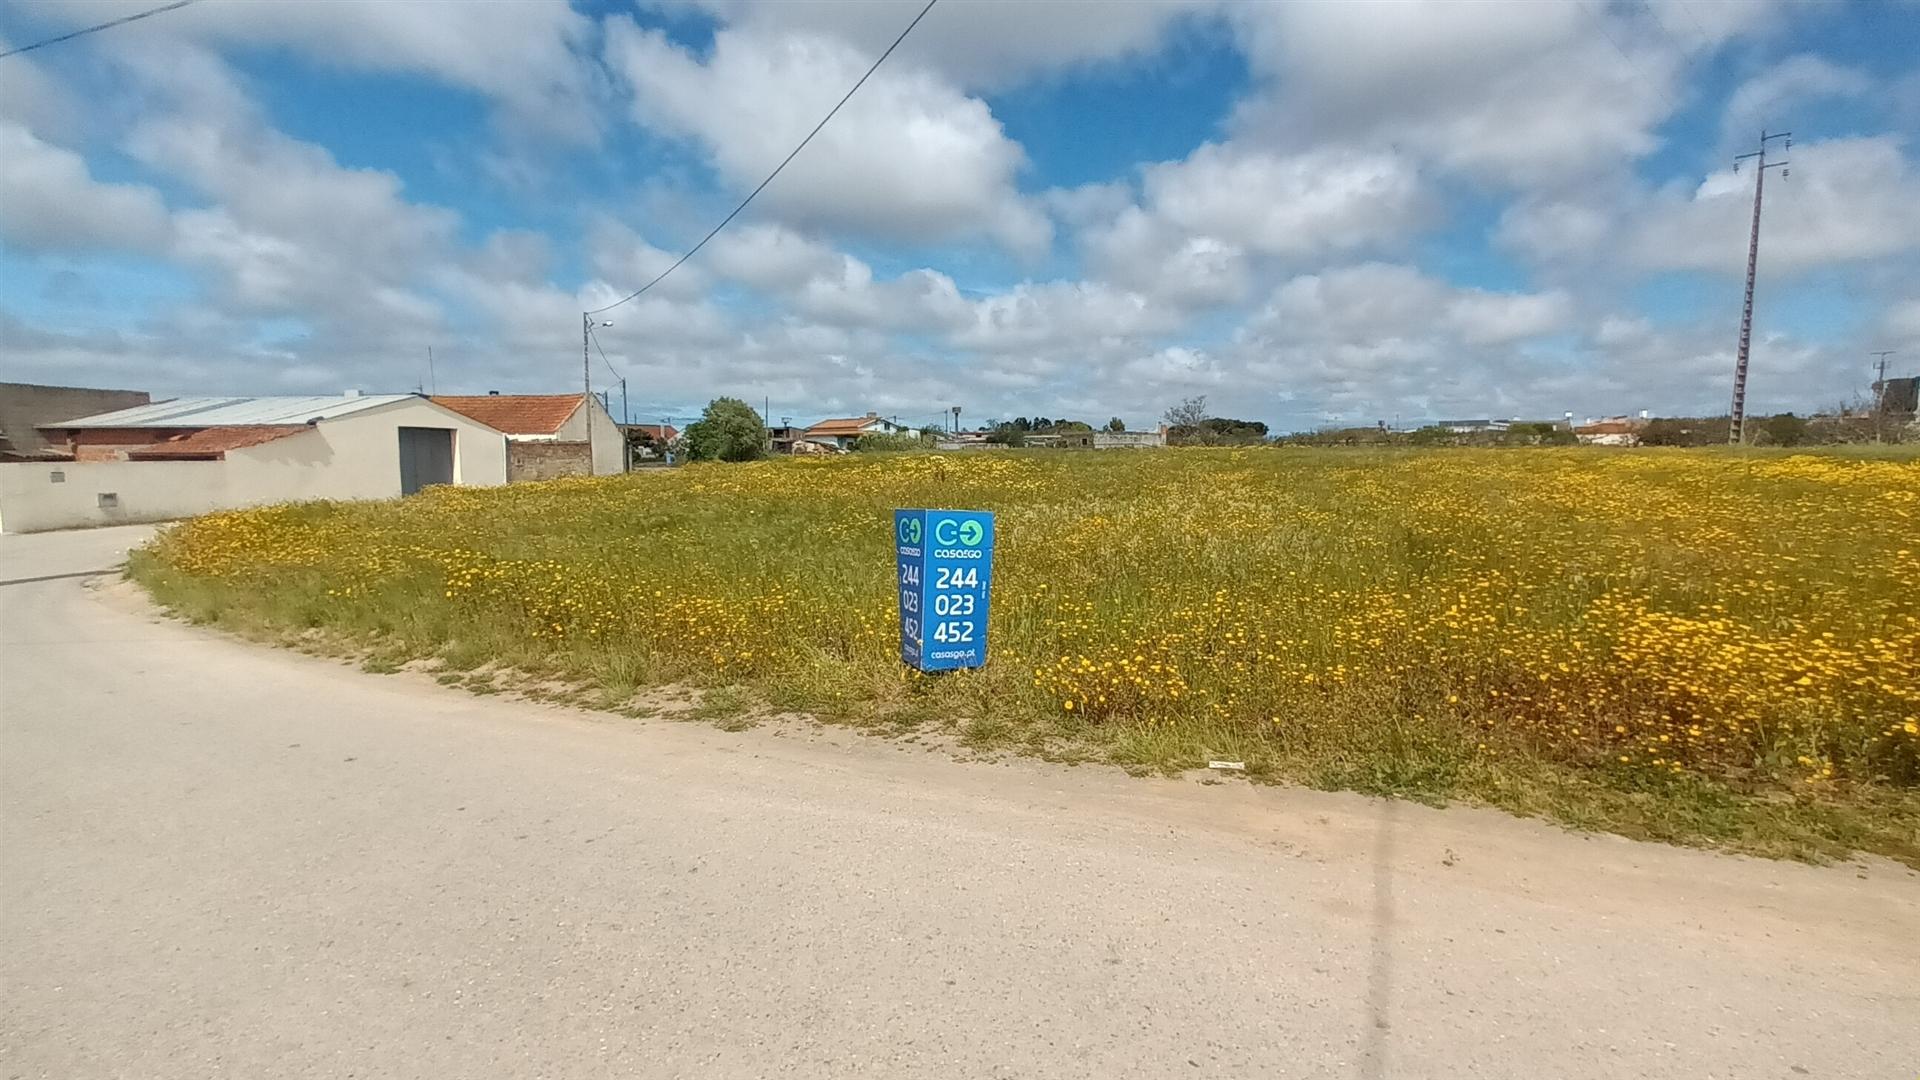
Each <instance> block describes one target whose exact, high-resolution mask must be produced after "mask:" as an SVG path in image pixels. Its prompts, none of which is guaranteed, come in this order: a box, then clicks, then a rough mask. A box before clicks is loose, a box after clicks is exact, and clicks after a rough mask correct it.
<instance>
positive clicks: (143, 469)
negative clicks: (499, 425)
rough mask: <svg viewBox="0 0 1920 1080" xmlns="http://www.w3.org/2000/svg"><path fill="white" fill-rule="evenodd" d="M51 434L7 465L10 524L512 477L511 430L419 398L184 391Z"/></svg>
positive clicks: (22, 527) (4, 495)
mask: <svg viewBox="0 0 1920 1080" xmlns="http://www.w3.org/2000/svg"><path fill="white" fill-rule="evenodd" d="M39 431H40V433H41V435H42V436H44V437H45V450H44V451H43V452H42V453H41V454H39V455H38V456H37V457H38V459H37V460H34V461H17V462H7V463H0V530H4V531H6V532H36V531H41V530H45V529H63V528H73V527H76V526H85V525H107V524H116V523H120V522H134V521H165V520H169V519H173V518H181V517H188V516H191V515H193V514H200V513H205V512H207V511H210V510H223V509H231V508H235V507H242V506H255V505H259V504H262V503H274V502H286V501H290V500H297V499H384V498H392V497H393V496H396V495H409V494H412V493H413V492H416V491H419V490H420V489H421V488H424V487H426V486H428V485H431V484H471V485H490V484H502V483H505V482H506V478H507V447H506V437H505V436H504V435H502V434H501V433H500V432H498V431H496V430H494V429H493V428H491V427H488V426H487V425H485V424H483V423H480V422H478V421H475V420H473V419H471V418H469V417H467V416H465V415H462V414H461V413H458V412H455V411H453V410H452V409H447V408H444V407H442V406H440V405H436V404H434V403H433V402H431V401H429V400H427V399H426V398H424V397H421V396H419V395H417V394H373V395H365V396H362V395H359V394H348V395H345V396H342V397H210V398H209V397H201V398H177V399H175V400H172V401H161V402H156V403H153V404H149V405H140V406H136V407H133V408H127V409H120V410H117V411H114V412H105V413H98V414H95V415H91V416H81V417H75V418H71V419H64V420H60V421H57V422H43V423H41V424H40V425H39Z"/></svg>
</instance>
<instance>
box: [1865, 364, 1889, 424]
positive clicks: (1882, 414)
mask: <svg viewBox="0 0 1920 1080" xmlns="http://www.w3.org/2000/svg"><path fill="white" fill-rule="evenodd" d="M1867 355H1868V356H1872V357H1876V358H1878V360H1879V362H1878V363H1876V364H1874V365H1873V441H1874V442H1881V441H1883V439H1884V437H1885V432H1884V431H1882V429H1883V428H1884V427H1885V426H1886V423H1887V357H1889V356H1892V355H1893V350H1892V349H1881V350H1879V351H1878V352H1870V353H1868V354H1867Z"/></svg>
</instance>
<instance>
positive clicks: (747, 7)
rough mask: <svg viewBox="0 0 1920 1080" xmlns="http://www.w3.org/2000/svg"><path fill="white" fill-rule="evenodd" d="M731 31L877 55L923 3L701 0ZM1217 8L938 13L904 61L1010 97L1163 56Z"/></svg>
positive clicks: (946, 8)
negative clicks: (827, 42) (1058, 79)
mask: <svg viewBox="0 0 1920 1080" xmlns="http://www.w3.org/2000/svg"><path fill="white" fill-rule="evenodd" d="M693 6H696V7H699V8H702V9H704V10H706V11H708V12H710V13H711V14H713V15H714V16H715V17H717V18H718V19H720V20H721V21H723V22H725V23H727V24H729V25H743V26H750V27H753V28H755V29H756V30H763V31H768V32H775V33H794V32H800V33H810V34H828V35H832V36H834V37H838V38H840V39H842V40H844V41H847V42H849V43H851V44H852V45H854V46H855V47H856V48H859V49H861V50H862V51H864V52H866V53H868V54H869V55H873V54H877V53H878V52H879V51H880V50H881V49H884V48H886V46H887V45H888V44H889V43H890V42H892V41H893V39H894V38H895V37H896V36H897V35H898V34H899V33H900V31H901V30H902V29H903V28H904V27H905V26H906V25H907V23H908V21H909V20H911V19H912V18H913V16H914V14H915V13H916V12H917V11H919V9H920V7H921V6H922V5H921V4H919V3H917V2H914V0H894V2H889V3H878V2H875V3H857V4H848V3H839V2H836V0H699V2H696V3H695V4H694V5H693ZM1217 8H1218V5H1217V3H1216V2H1215V0H1130V2H1128V3H1124V4H1115V3H1109V2H1108V0H1049V2H1047V3H1032V2H1030V0H971V2H969V3H965V4H943V5H941V6H939V7H937V8H935V9H934V10H933V11H932V12H931V13H929V14H928V15H927V17H926V19H925V20H924V21H923V22H922V23H921V25H920V27H919V28H918V29H917V30H915V31H914V35H913V36H912V37H909V38H908V39H907V42H906V44H905V45H903V46H901V48H900V52H899V53H898V56H897V58H898V59H900V60H903V61H905V62H906V63H908V64H910V65H914V66H919V67H926V68H932V69H934V70H937V71H939V72H941V73H942V74H943V75H945V76H946V77H947V78H949V79H952V80H953V81H955V82H956V83H958V84H960V85H962V86H968V87H976V88H981V89H1002V88H1005V87H1007V86H1009V85H1013V84H1016V83H1019V82H1022V81H1025V80H1028V79H1032V78H1035V77H1039V76H1044V75H1047V74H1051V73H1054V72H1058V71H1060V70H1062V69H1066V68H1074V67H1082V66H1086V65H1090V64H1097V63H1102V62H1110V61H1114V60H1120V59H1124V58H1128V57H1138V56H1142V55H1146V54H1151V53H1153V52H1156V51H1158V50H1159V49H1160V48H1161V46H1162V45H1163V43H1164V41H1165V38H1166V35H1167V33H1168V32H1169V30H1170V29H1171V27H1172V26H1173V24H1174V23H1175V22H1176V21H1178V20H1180V19H1182V18H1184V17H1188V16H1196V15H1199V16H1204V15H1209V14H1211V13H1212V12H1214V11H1215V10H1217Z"/></svg>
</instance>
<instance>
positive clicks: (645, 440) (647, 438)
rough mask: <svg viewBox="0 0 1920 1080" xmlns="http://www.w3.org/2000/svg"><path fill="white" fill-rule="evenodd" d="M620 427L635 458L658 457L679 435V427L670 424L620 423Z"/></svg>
mask: <svg viewBox="0 0 1920 1080" xmlns="http://www.w3.org/2000/svg"><path fill="white" fill-rule="evenodd" d="M620 429H621V431H622V432H624V433H625V434H626V437H627V445H628V446H630V447H632V448H633V456H634V457H635V458H652V457H659V456H661V455H662V454H663V453H664V452H665V449H666V447H669V446H672V445H673V442H674V440H675V439H678V438H679V437H680V429H679V428H677V427H674V426H673V425H672V424H622V425H620Z"/></svg>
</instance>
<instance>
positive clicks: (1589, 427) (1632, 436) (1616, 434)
mask: <svg viewBox="0 0 1920 1080" xmlns="http://www.w3.org/2000/svg"><path fill="white" fill-rule="evenodd" d="M1646 427H1647V422H1646V421H1645V420H1643V419H1636V418H1634V417H1630V416H1609V417H1607V418H1606V419H1604V420H1594V419H1591V418H1589V419H1588V420H1587V422H1586V423H1584V424H1580V425H1578V426H1577V427H1575V428H1574V429H1573V435H1574V438H1577V439H1579V440H1580V441H1581V442H1582V443H1584V444H1586V445H1588V446H1639V445H1640V433H1641V432H1642V431H1645V430H1646Z"/></svg>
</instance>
